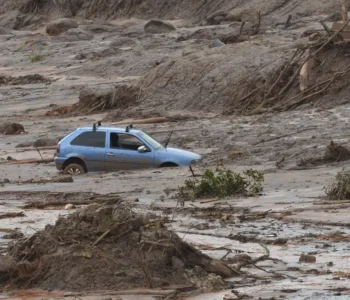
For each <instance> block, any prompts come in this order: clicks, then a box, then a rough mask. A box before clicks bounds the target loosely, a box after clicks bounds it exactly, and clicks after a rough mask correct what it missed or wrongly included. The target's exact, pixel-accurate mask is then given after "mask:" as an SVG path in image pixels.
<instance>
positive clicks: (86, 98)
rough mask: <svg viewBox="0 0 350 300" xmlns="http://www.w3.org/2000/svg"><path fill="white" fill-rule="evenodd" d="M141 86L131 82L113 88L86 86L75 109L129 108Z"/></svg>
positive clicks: (83, 110)
mask: <svg viewBox="0 0 350 300" xmlns="http://www.w3.org/2000/svg"><path fill="white" fill-rule="evenodd" d="M138 94H139V88H138V87H137V86H134V85H130V84H119V85H116V86H115V87H113V88H111V87H108V88H103V87H98V88H84V89H83V90H82V91H81V92H80V95H79V102H78V103H77V105H76V106H75V107H74V111H76V112H80V113H86V114H88V113H92V112H97V111H104V110H108V109H113V108H120V109H123V108H127V107H129V106H131V105H133V104H134V103H135V102H136V99H137V97H138Z"/></svg>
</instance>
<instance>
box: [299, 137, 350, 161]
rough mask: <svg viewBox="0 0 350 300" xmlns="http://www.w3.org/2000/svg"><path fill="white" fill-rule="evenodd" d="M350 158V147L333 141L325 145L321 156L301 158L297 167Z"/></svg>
mask: <svg viewBox="0 0 350 300" xmlns="http://www.w3.org/2000/svg"><path fill="white" fill-rule="evenodd" d="M349 159H350V149H349V148H347V147H345V146H342V145H339V144H336V143H334V142H333V141H331V142H330V144H329V145H328V146H327V148H326V150H325V152H324V155H323V157H310V158H305V159H301V160H300V161H299V162H298V163H297V165H298V167H308V166H315V165H322V164H327V163H333V162H340V161H346V160H349Z"/></svg>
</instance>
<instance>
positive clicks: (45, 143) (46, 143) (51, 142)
mask: <svg viewBox="0 0 350 300" xmlns="http://www.w3.org/2000/svg"><path fill="white" fill-rule="evenodd" d="M59 140H60V138H55V139H47V138H42V139H37V140H36V141H35V142H34V143H33V147H35V148H39V147H50V146H56V145H57V143H58V142H59Z"/></svg>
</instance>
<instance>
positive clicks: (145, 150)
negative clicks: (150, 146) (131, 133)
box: [137, 146, 147, 153]
mask: <svg viewBox="0 0 350 300" xmlns="http://www.w3.org/2000/svg"><path fill="white" fill-rule="evenodd" d="M137 151H138V152H140V153H145V152H147V148H146V147H145V146H140V147H138V148H137Z"/></svg>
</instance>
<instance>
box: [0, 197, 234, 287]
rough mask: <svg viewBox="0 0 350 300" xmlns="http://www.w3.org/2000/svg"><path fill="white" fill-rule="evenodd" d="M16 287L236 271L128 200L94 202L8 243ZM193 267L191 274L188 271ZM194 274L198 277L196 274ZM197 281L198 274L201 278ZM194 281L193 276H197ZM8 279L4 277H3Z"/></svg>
mask: <svg viewBox="0 0 350 300" xmlns="http://www.w3.org/2000/svg"><path fill="white" fill-rule="evenodd" d="M8 257H12V258H13V259H14V260H15V262H16V264H15V265H14V264H12V266H13V268H11V270H8V273H9V274H11V275H12V276H13V277H12V276H11V277H12V281H11V283H12V284H13V285H14V286H17V287H26V288H29V287H38V288H44V289H56V290H57V289H65V290H72V291H81V290H84V291H87V290H92V289H113V290H116V289H129V288H143V287H144V288H157V287H169V286H170V285H176V284H188V282H189V281H190V282H191V280H189V277H190V275H187V274H191V271H192V273H193V270H195V269H197V270H198V269H200V270H201V272H202V273H203V272H204V273H205V276H208V273H214V274H216V275H219V276H222V277H230V276H234V275H237V273H236V272H235V271H234V269H232V268H230V267H229V266H228V265H226V264H225V263H224V262H222V261H218V260H214V259H212V258H210V257H208V256H206V255H204V254H202V253H201V252H200V251H198V250H197V249H195V248H194V247H192V246H190V245H189V244H187V243H185V242H183V241H182V240H181V239H180V238H179V237H178V236H177V235H176V234H175V233H173V232H171V231H169V230H167V229H166V228H165V226H164V225H163V223H162V221H161V220H159V219H156V218H154V219H153V218H152V216H150V215H139V214H137V213H135V212H134V211H133V210H132V208H131V207H130V205H129V204H125V203H119V204H117V205H99V204H92V205H89V206H87V207H86V208H85V209H83V210H81V211H78V212H76V213H73V214H70V215H69V216H68V217H67V218H60V219H59V220H58V221H57V222H56V224H55V225H54V226H50V225H47V226H46V228H45V230H44V231H41V232H37V233H36V234H34V235H33V236H31V237H30V238H27V239H25V240H19V241H18V242H16V243H13V244H11V245H10V246H9V254H8ZM188 269H189V270H190V272H189V273H187V270H188ZM191 276H194V275H193V274H192V275H191ZM197 280H198V278H197ZM193 282H194V281H193ZM0 283H2V284H6V283H8V280H6V277H5V279H4V277H0Z"/></svg>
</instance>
